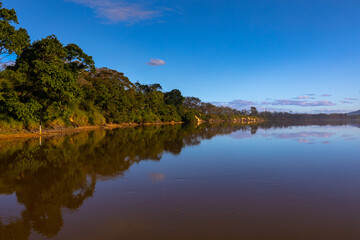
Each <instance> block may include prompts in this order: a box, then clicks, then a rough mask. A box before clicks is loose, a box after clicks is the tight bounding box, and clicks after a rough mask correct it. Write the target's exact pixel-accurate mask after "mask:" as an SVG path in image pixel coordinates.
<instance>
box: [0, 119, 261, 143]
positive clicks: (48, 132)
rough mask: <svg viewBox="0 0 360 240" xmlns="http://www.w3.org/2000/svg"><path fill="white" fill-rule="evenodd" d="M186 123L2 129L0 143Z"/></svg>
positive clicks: (246, 121) (246, 122)
mask: <svg viewBox="0 0 360 240" xmlns="http://www.w3.org/2000/svg"><path fill="white" fill-rule="evenodd" d="M226 121H229V120H220V119H216V120H214V119H210V120H209V121H203V120H200V119H199V121H198V124H202V123H206V122H208V123H210V124H214V123H220V122H226ZM230 122H233V123H238V124H239V123H240V124H244V125H251V124H257V123H261V122H264V120H263V119H261V118H241V119H240V118H239V119H237V118H235V119H232V120H230ZM183 123H184V122H155V123H121V124H106V125H94V126H91V125H90V126H80V127H74V126H73V127H58V128H50V129H44V130H43V131H42V133H41V134H40V133H39V132H38V131H28V130H26V129H23V130H1V129H0V141H6V140H16V139H24V138H38V137H48V136H56V135H64V134H72V133H76V132H82V131H91V130H97V129H116V128H127V127H137V126H151V125H173V124H183Z"/></svg>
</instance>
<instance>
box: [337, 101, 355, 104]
mask: <svg viewBox="0 0 360 240" xmlns="http://www.w3.org/2000/svg"><path fill="white" fill-rule="evenodd" d="M340 102H341V103H343V104H354V103H353V102H350V101H340Z"/></svg>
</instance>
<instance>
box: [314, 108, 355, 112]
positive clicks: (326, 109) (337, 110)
mask: <svg viewBox="0 0 360 240" xmlns="http://www.w3.org/2000/svg"><path fill="white" fill-rule="evenodd" d="M312 112H313V113H347V112H349V110H348V109H328V108H325V109H317V110H313V111H312Z"/></svg>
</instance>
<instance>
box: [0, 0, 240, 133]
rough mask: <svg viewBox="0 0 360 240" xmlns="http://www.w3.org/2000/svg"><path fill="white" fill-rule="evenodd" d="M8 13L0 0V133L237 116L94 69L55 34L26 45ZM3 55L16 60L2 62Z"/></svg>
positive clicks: (11, 13) (174, 92)
mask: <svg viewBox="0 0 360 240" xmlns="http://www.w3.org/2000/svg"><path fill="white" fill-rule="evenodd" d="M17 24H18V19H17V16H16V12H15V10H13V9H6V8H4V7H3V4H2V2H1V1H0V55H1V59H0V61H1V62H3V64H2V65H1V66H2V67H3V70H2V71H1V72H0V129H6V128H11V129H23V128H27V129H35V128H37V127H38V126H39V124H41V122H42V121H44V122H45V125H46V126H48V127H56V126H71V125H73V126H82V125H102V124H106V123H124V122H135V123H152V122H171V121H176V122H179V121H183V122H194V121H198V120H199V119H201V120H209V119H223V120H226V119H231V118H234V117H241V116H242V115H243V113H242V112H240V111H237V110H234V109H232V108H229V107H217V106H215V105H213V104H210V103H203V102H201V100H200V99H198V98H194V97H184V96H183V95H182V94H181V92H180V91H179V90H177V89H174V90H171V91H169V92H163V91H162V87H161V86H160V85H159V84H150V85H144V84H141V83H138V82H137V83H132V82H131V81H130V80H129V79H128V78H127V77H126V76H125V75H124V74H123V73H121V72H118V71H115V70H111V69H108V68H95V62H94V60H93V58H92V57H91V56H89V55H87V54H86V53H84V52H83V50H82V49H81V48H80V47H79V46H77V45H76V44H68V45H63V44H62V43H61V42H60V41H59V40H58V39H57V38H56V36H54V35H51V36H48V37H46V38H44V39H41V40H38V41H35V42H33V43H31V42H30V37H29V35H28V33H27V31H26V30H25V29H23V28H16V25H17ZM8 56H14V57H16V61H14V62H13V64H5V63H4V59H5V58H6V57H8Z"/></svg>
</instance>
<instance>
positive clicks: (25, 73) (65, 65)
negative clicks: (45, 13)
mask: <svg viewBox="0 0 360 240" xmlns="http://www.w3.org/2000/svg"><path fill="white" fill-rule="evenodd" d="M93 68H94V61H93V60H92V58H91V57H90V56H88V55H86V54H85V53H83V51H82V50H81V49H80V48H79V47H78V46H76V45H75V44H71V45H68V46H66V47H64V46H63V45H62V44H61V42H60V41H59V40H58V39H57V38H56V37H55V36H54V35H51V36H48V37H47V38H44V39H42V40H39V41H36V42H34V43H33V44H32V45H31V46H29V47H27V48H26V49H24V51H23V52H22V53H21V55H20V56H19V57H18V59H17V60H16V64H15V66H13V67H10V68H9V71H11V72H13V74H12V79H11V80H12V82H13V85H14V90H15V91H16V92H18V94H17V95H18V97H19V101H20V102H22V103H29V102H36V103H37V106H41V107H40V109H39V111H38V118H39V120H40V123H41V120H42V118H43V115H44V114H46V113H47V109H48V108H49V107H50V106H52V107H55V108H57V109H58V110H59V111H64V110H66V106H67V105H68V104H69V103H70V102H72V101H74V100H75V99H76V97H77V91H78V85H77V78H78V73H79V72H80V71H82V70H86V69H93Z"/></svg>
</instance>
